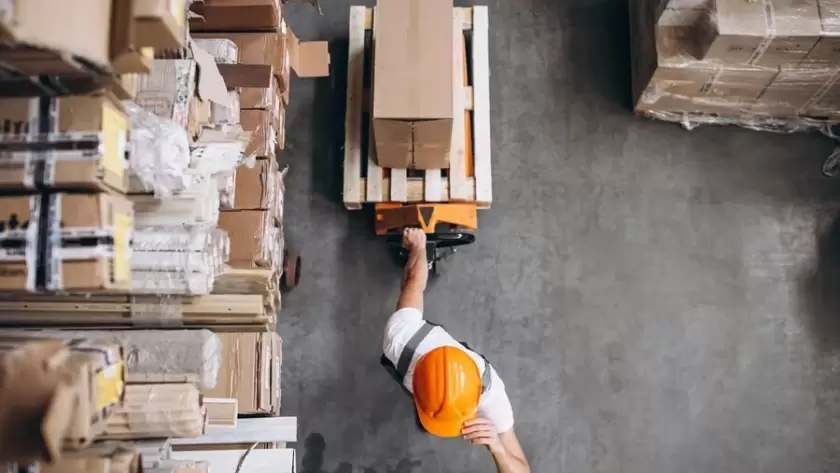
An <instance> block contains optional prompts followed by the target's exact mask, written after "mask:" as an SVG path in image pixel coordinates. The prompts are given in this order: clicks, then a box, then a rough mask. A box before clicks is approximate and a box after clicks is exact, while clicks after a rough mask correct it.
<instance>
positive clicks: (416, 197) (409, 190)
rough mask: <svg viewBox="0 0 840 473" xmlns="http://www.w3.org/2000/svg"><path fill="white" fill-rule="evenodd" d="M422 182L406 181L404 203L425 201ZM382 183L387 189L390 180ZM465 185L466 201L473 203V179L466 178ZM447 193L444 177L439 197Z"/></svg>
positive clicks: (418, 179)
mask: <svg viewBox="0 0 840 473" xmlns="http://www.w3.org/2000/svg"><path fill="white" fill-rule="evenodd" d="M424 180H425V179H423V178H409V179H407V181H406V186H405V195H406V197H405V202H423V199H425V197H426V196H425V193H426V186H425V184H424ZM382 182H383V184H384V186H385V187H388V185H390V179H387V178H386V179H383V181H382ZM467 183H468V184H469V188H470V189H471V190H470V194H468V197H469V198H468V199H467V201H468V202H473V201H474V198H473V196H474V195H475V193H474V192H475V191H474V189H475V187H474V186H475V180H474V179H473V178H471V177H469V178H467ZM364 186H365V181H364V179H363V180H362V187H364ZM448 193H449V179H448V178H445V177H444V178H443V179H441V195H442V196H443V195H446V194H448ZM479 207H480V208H481V207H482V206H481V205H479Z"/></svg>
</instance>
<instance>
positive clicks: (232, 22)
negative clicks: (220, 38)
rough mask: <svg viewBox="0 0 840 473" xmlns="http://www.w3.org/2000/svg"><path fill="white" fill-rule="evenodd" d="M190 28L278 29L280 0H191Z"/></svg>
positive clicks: (192, 29)
mask: <svg viewBox="0 0 840 473" xmlns="http://www.w3.org/2000/svg"><path fill="white" fill-rule="evenodd" d="M190 9H191V11H193V12H194V13H196V14H197V15H198V17H195V18H191V19H190V31H196V32H197V31H277V29H278V25H279V23H280V18H281V10H280V1H279V0H204V2H194V3H193V4H192V6H191V7H190Z"/></svg>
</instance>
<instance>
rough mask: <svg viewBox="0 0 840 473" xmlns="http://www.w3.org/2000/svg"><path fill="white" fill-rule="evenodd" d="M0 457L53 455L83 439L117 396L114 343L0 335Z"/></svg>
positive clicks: (119, 361) (119, 377)
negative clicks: (70, 341) (0, 336)
mask: <svg viewBox="0 0 840 473" xmlns="http://www.w3.org/2000/svg"><path fill="white" fill-rule="evenodd" d="M0 365H1V366H2V369H0V401H2V402H0V458H3V459H14V460H18V461H33V460H55V459H57V458H58V457H60V456H61V455H62V452H63V451H65V450H66V449H77V448H81V447H84V446H86V445H89V444H90V443H91V442H92V441H93V439H94V437H95V436H97V435H99V434H100V433H101V432H102V431H103V429H104V427H105V419H106V418H107V417H108V416H109V415H110V414H111V412H112V411H113V410H114V409H115V408H116V407H117V406H118V405H119V403H120V402H121V401H122V396H123V392H124V386H125V370H124V365H123V352H122V348H121V347H120V346H119V345H112V344H102V343H91V342H88V341H87V340H85V339H76V340H74V341H73V343H66V342H61V341H57V340H51V339H49V338H45V337H39V336H37V335H31V334H30V335H27V334H20V333H19V334H17V335H16V336H4V337H2V338H0Z"/></svg>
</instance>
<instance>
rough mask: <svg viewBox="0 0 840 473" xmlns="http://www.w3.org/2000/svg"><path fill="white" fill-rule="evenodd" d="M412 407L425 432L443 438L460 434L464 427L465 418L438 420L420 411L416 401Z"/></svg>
mask: <svg viewBox="0 0 840 473" xmlns="http://www.w3.org/2000/svg"><path fill="white" fill-rule="evenodd" d="M414 408H415V410H416V411H417V418H418V419H420V425H422V426H423V428H424V429H426V432H429V433H430V434H432V435H436V436H438V437H443V438H453V437H460V436H461V430H463V428H464V422H466V419H462V420H459V421H439V420H437V419H434V418H432V417H431V416H429V415H426V413H424V412H423V411H421V410H420V409H419V408H418V406H417V403H416V401H415V404H414Z"/></svg>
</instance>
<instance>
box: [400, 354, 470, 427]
mask: <svg viewBox="0 0 840 473" xmlns="http://www.w3.org/2000/svg"><path fill="white" fill-rule="evenodd" d="M412 384H413V387H414V405H415V406H416V407H417V417H419V418H420V423H421V424H422V425H423V428H425V429H426V430H427V431H428V432H429V433H430V434H433V435H437V436H439V437H457V436H459V435H461V429H462V428H463V426H464V422H466V421H468V420H470V419H474V418H475V416H476V413H477V412H478V401H479V399H480V398H481V375H480V374H479V372H478V365H476V363H475V361H473V359H472V358H470V355H468V354H467V352H465V351H464V350H461V349H459V348H455V347H439V348H435V349H434V350H432V351H430V352H429V353H426V354H425V355H423V357H422V358H420V360H419V361H418V362H417V366H416V367H415V369H414V380H413V383H412Z"/></svg>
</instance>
